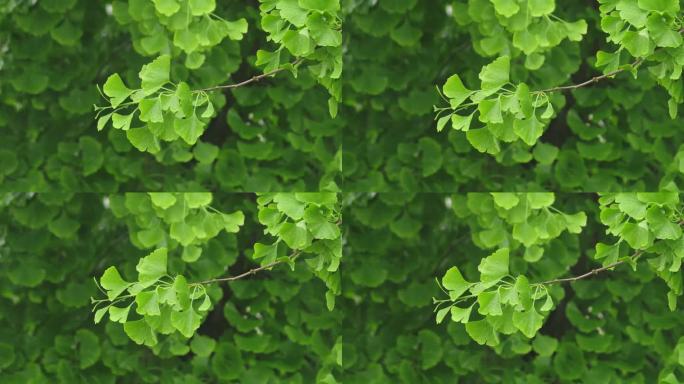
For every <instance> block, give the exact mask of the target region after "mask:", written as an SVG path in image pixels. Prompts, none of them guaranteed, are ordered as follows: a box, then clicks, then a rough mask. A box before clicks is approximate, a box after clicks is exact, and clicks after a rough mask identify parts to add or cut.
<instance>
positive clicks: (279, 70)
mask: <svg viewBox="0 0 684 384" xmlns="http://www.w3.org/2000/svg"><path fill="white" fill-rule="evenodd" d="M302 61H303V59H297V60H295V61H293V62H292V66H293V67H296V66H297V65H299V64H301V62H302ZM285 69H287V68H286V67H280V68H277V69H274V70H272V71H269V72H266V73H262V74H261V75H256V76H254V77H252V78H249V79H247V80H244V81H241V82H239V83H234V84H226V85H217V86H215V87H209V88H202V89H198V90H197V91H198V92H199V91H203V92H210V91H216V90H219V89H231V88H238V87H242V86H244V85H247V84H250V83H254V82H257V81H259V80H261V79H264V78H266V77H270V76H273V75H275V74H277V73H278V72H282V71H284V70H285Z"/></svg>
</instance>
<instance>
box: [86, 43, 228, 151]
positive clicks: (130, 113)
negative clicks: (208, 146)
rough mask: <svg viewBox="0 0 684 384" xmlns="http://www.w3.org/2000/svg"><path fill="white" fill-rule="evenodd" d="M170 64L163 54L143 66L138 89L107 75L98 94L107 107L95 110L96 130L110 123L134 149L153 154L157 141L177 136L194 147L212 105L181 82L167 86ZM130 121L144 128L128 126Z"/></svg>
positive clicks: (117, 77)
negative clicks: (123, 135)
mask: <svg viewBox="0 0 684 384" xmlns="http://www.w3.org/2000/svg"><path fill="white" fill-rule="evenodd" d="M170 65H171V57H170V56H168V55H163V56H160V57H158V58H157V59H155V60H154V61H152V62H151V63H149V64H147V65H145V66H143V68H142V69H141V71H140V73H139V77H140V80H141V88H140V89H131V88H129V87H127V86H126V85H125V84H124V82H123V80H122V79H121V77H120V76H119V75H118V74H113V75H111V76H109V78H108V79H107V82H106V83H105V84H104V86H103V87H102V91H103V92H104V95H106V97H108V101H109V103H110V105H109V106H107V107H96V109H97V110H98V121H97V127H98V129H99V130H102V129H103V128H104V127H105V125H106V124H107V123H108V122H109V121H110V120H111V122H112V126H113V127H114V128H115V129H122V130H124V131H126V137H127V138H128V140H129V141H130V142H131V144H133V146H134V147H136V148H137V149H138V150H140V151H143V152H144V151H147V152H150V153H153V154H156V153H158V152H159V151H160V150H161V147H160V141H174V140H177V139H178V138H179V137H180V138H182V139H183V141H185V142H186V143H187V144H189V145H194V144H195V143H196V142H197V139H198V138H199V137H200V136H201V135H202V133H203V132H204V129H205V128H206V125H207V121H208V119H210V118H211V117H212V116H213V115H214V114H215V110H214V106H213V104H212V102H211V100H210V98H209V96H208V94H207V93H206V92H204V91H192V90H191V89H190V86H189V85H188V84H187V83H185V82H180V83H178V84H173V83H171V81H170ZM169 86H170V87H171V88H169ZM129 98H130V101H128V102H127V100H129ZM200 108H201V109H200ZM136 115H137V119H136V120H134V117H136ZM134 121H139V122H140V123H141V124H145V125H144V126H142V127H131V125H132V124H133V122H134Z"/></svg>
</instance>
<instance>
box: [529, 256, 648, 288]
mask: <svg viewBox="0 0 684 384" xmlns="http://www.w3.org/2000/svg"><path fill="white" fill-rule="evenodd" d="M641 253H642V251H636V252H635V253H634V254H633V255H632V256H630V257H628V258H626V259H622V260H620V261H616V262H614V263H612V264H608V265H606V266H604V267H601V268H596V269H592V270H591V271H589V272H587V273H584V274H582V275H579V276H574V277H565V278H562V279H553V280H547V281H544V282H541V283H540V284H560V283H568V282H573V281H577V280H581V279H585V278H587V277H590V276H594V275H597V274H599V273H601V272H604V271H608V270H612V269H613V268H615V267H617V266H618V265H620V264H624V263H626V262H627V261H629V260H634V259H636V258H638V257H639V256H641Z"/></svg>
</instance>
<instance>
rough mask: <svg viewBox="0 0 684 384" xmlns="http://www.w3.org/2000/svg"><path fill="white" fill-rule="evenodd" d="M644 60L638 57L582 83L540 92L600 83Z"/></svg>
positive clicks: (564, 89)
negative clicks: (627, 63) (628, 63)
mask: <svg viewBox="0 0 684 384" xmlns="http://www.w3.org/2000/svg"><path fill="white" fill-rule="evenodd" d="M643 61H644V59H643V58H638V59H636V60H635V61H634V62H633V63H632V64H630V65H626V66H624V67H622V68H620V69H616V70H614V71H611V72H608V73H606V74H604V75H601V76H594V77H592V78H591V79H589V80H587V81H583V82H581V83H579V84H572V85H564V86H561V87H553V88H548V89H542V90H540V91H538V92H545V93H546V92H549V93H550V92H559V91H567V90H572V89H577V88H582V87H586V86H587V85H591V84H594V83H598V82H599V81H601V80H604V79H608V78H611V77H613V76H615V75H617V74H618V73H621V72H624V71H627V70H632V69H634V68H637V67H638V66H639V65H641V63H642V62H643Z"/></svg>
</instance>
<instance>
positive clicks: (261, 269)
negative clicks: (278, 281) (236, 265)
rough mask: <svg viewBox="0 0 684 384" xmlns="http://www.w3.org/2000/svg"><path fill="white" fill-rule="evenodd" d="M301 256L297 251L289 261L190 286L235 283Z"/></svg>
mask: <svg viewBox="0 0 684 384" xmlns="http://www.w3.org/2000/svg"><path fill="white" fill-rule="evenodd" d="M299 254H300V252H299V251H295V252H293V253H292V254H291V255H290V256H289V257H288V258H287V259H282V260H278V261H274V262H272V263H268V264H266V265H262V266H261V267H257V268H253V269H250V270H249V271H247V272H244V273H241V274H239V275H236V276H228V277H222V278H218V279H210V280H204V281H198V282H196V283H192V284H190V285H201V284H213V283H220V282H224V281H235V280H239V279H242V278H245V277H247V276H251V275H254V274H256V273H258V272H261V271H264V270H266V269H270V268H273V267H275V266H276V265H278V264H282V263H286V262H290V261H295V260H296V259H297V257H298V256H299Z"/></svg>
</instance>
